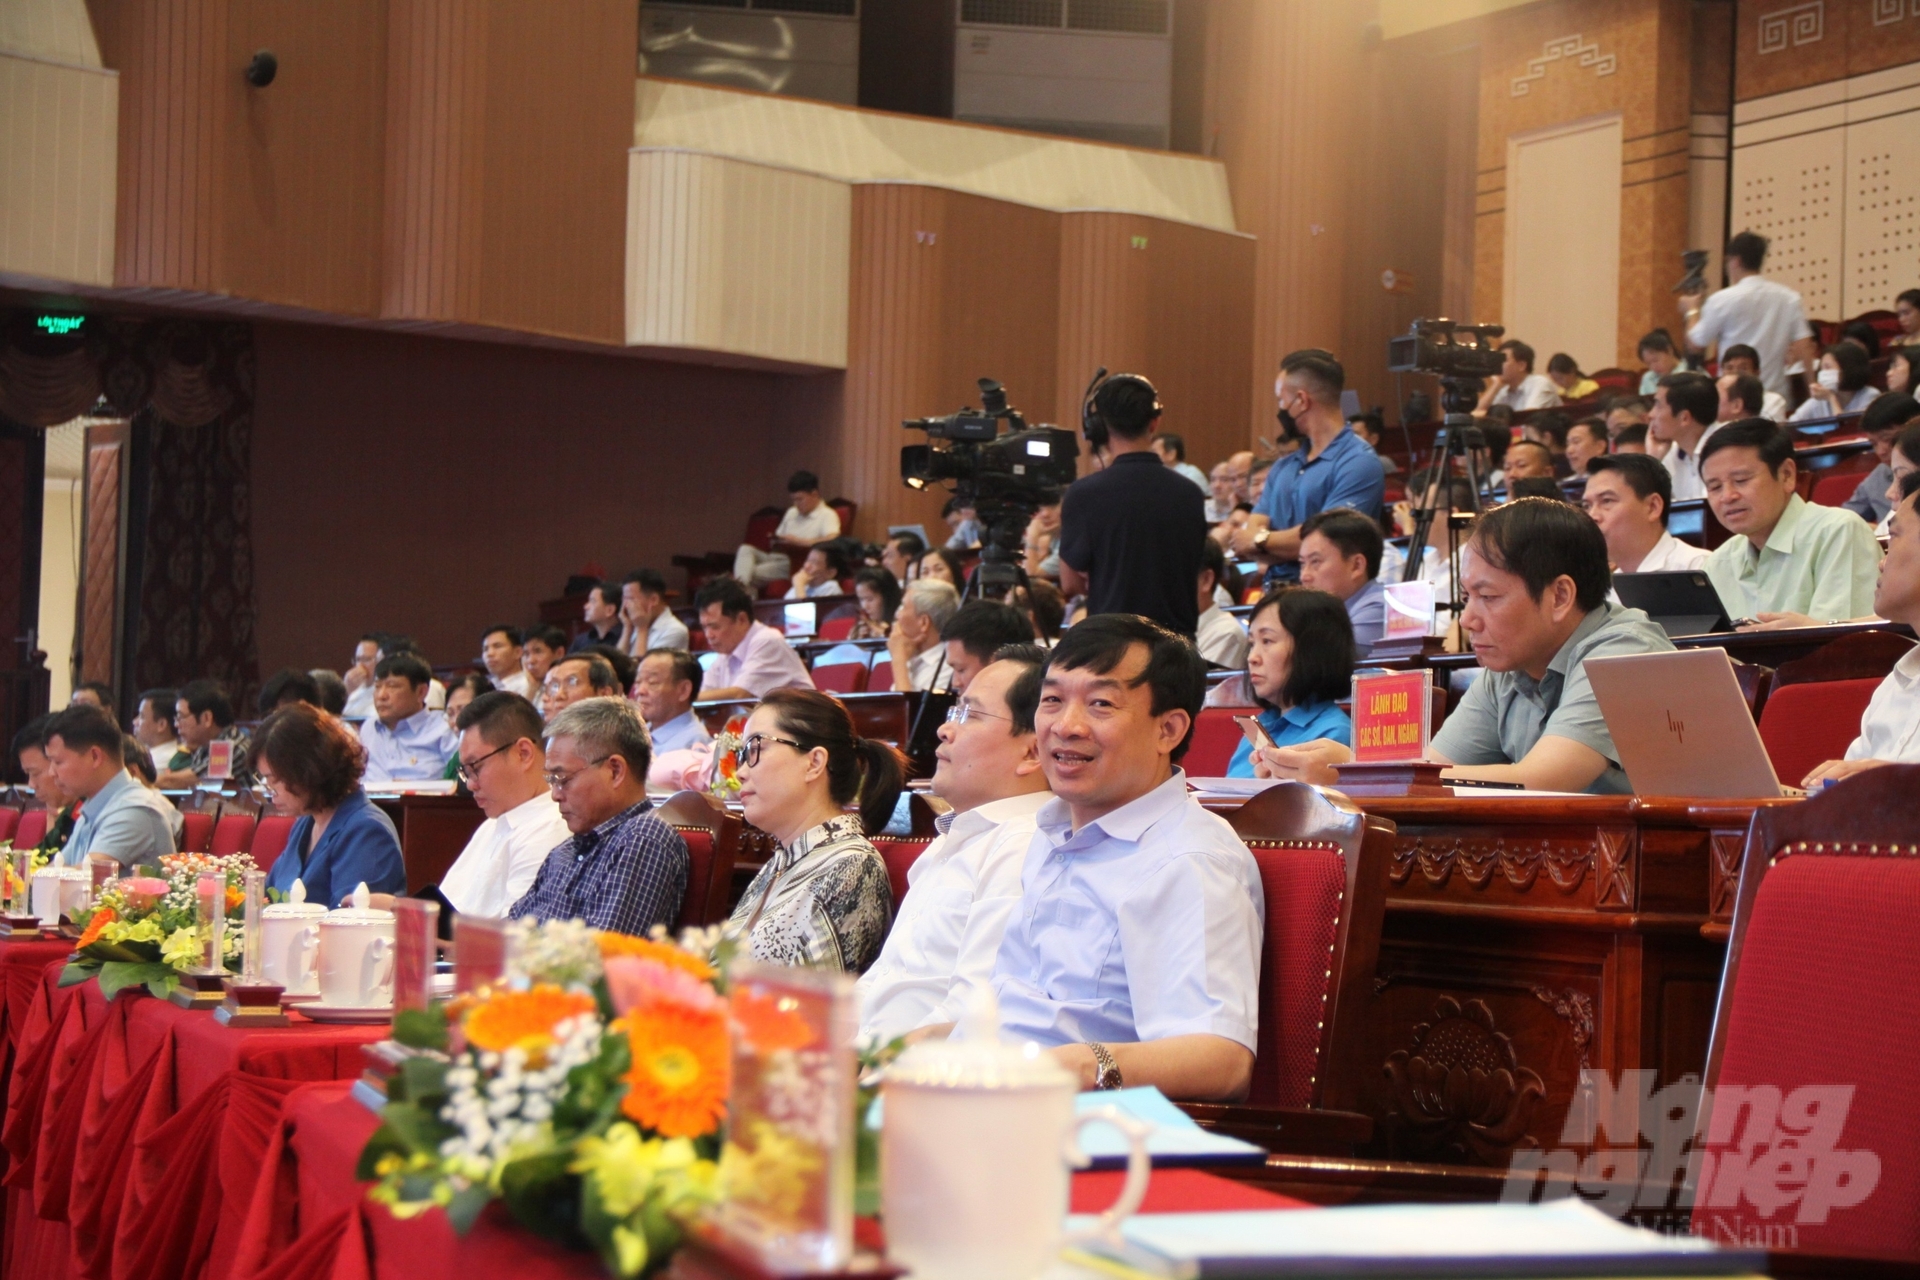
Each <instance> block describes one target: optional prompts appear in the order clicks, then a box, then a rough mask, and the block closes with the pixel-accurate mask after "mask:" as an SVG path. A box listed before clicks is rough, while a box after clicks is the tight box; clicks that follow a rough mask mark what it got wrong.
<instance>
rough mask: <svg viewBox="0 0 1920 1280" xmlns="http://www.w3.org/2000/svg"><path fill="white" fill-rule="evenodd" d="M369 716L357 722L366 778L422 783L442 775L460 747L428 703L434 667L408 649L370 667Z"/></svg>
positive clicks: (438, 714) (379, 780) (439, 715)
mask: <svg viewBox="0 0 1920 1280" xmlns="http://www.w3.org/2000/svg"><path fill="white" fill-rule="evenodd" d="M374 677H375V684H374V688H373V719H371V720H362V721H361V722H360V741H361V743H362V744H363V745H364V746H365V747H366V749H367V761H366V777H367V781H368V782H373V783H383V782H425V781H427V780H429V779H434V778H440V777H443V776H445V774H446V770H447V759H448V757H450V756H452V755H453V753H454V752H455V751H456V750H458V749H459V746H460V742H459V739H458V737H456V736H455V734H454V732H453V728H452V726H450V725H449V724H448V723H447V718H446V717H445V716H444V715H441V714H440V713H439V712H436V711H432V710H430V709H428V707H427V682H428V681H430V680H431V679H433V670H432V669H431V668H430V667H428V666H427V664H426V663H425V662H422V661H421V660H420V658H419V657H418V656H417V655H415V654H411V653H396V654H394V655H393V656H392V657H390V658H382V659H381V660H380V665H379V666H378V667H377V668H375V669H374Z"/></svg>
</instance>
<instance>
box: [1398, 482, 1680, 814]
mask: <svg viewBox="0 0 1920 1280" xmlns="http://www.w3.org/2000/svg"><path fill="white" fill-rule="evenodd" d="M1611 585H1612V579H1611V575H1610V574H1609V572H1608V569H1607V543H1606V539H1605V538H1603V537H1602V536H1601V535H1600V528H1599V526H1598V525H1596V524H1594V522H1593V521H1592V519H1590V518H1589V517H1588V516H1587V515H1585V514H1584V513H1583V512H1582V511H1581V510H1580V509H1579V508H1578V507H1575V506H1573V505H1571V504H1569V503H1565V502H1556V501H1553V500H1552V499H1549V498H1521V499H1520V500H1519V501H1517V502H1510V503H1508V504H1506V505H1505V506H1503V507H1496V508H1495V509H1494V510H1492V511H1491V512H1489V513H1488V514H1486V515H1485V516H1483V517H1481V519H1480V523H1479V524H1478V525H1477V526H1476V527H1475V529H1474V531H1473V536H1472V537H1471V538H1470V539H1469V540H1468V542H1467V545H1466V547H1465V548H1464V549H1463V550H1462V552H1461V555H1460V588H1461V591H1462V592H1463V593H1464V595H1465V597H1466V608H1465V610H1464V611H1463V612H1462V613H1461V615H1460V626H1461V629H1462V630H1463V631H1464V632H1465V634H1466V638H1467V640H1468V641H1469V642H1470V643H1471V644H1472V645H1473V652H1474V656H1475V657H1476V658H1478V659H1479V661H1480V666H1481V668H1482V670H1481V674H1480V678H1479V679H1477V680H1475V681H1474V682H1473V687H1472V688H1470V689H1468V690H1467V694H1466V696H1465V697H1464V698H1462V699H1461V700H1460V705H1459V707H1458V708H1456V709H1455V711H1454V712H1453V714H1452V715H1450V716H1448V717H1447V722H1446V724H1445V725H1443V726H1441V729H1440V732H1438V733H1437V734H1435V735H1434V737H1433V747H1432V751H1431V754H1432V755H1433V756H1435V757H1438V758H1439V759H1441V760H1444V761H1446V762H1447V763H1448V764H1452V765H1459V766H1464V767H1461V768H1454V769H1449V770H1447V771H1446V772H1445V773H1444V774H1443V775H1442V777H1443V779H1444V778H1459V779H1470V778H1480V779H1486V780H1488V781H1499V782H1518V783H1521V784H1523V785H1525V786H1526V787H1527V789H1528V790H1531V791H1591V792H1598V793H1631V792H1632V790H1633V788H1632V786H1631V785H1629V783H1628V782H1627V775H1626V772H1625V771H1624V770H1623V769H1621V768H1620V762H1619V758H1618V756H1617V754H1616V752H1615V751H1614V747H1613V738H1612V736H1611V735H1610V734H1609V733H1608V732H1607V722H1606V719H1605V718H1604V717H1603V716H1602V715H1601V714H1600V705H1599V703H1598V702H1597V701H1596V700H1595V699H1594V696H1593V689H1592V686H1590V685H1589V684H1588V683H1587V673H1586V668H1585V666H1584V665H1583V664H1584V663H1585V661H1586V660H1587V659H1588V658H1593V657H1600V656H1603V655H1613V654H1622V653H1655V652H1661V651H1665V650H1670V649H1672V648H1673V645H1672V643H1671V642H1669V641H1668V639H1667V635H1666V632H1664V631H1662V630H1661V629H1660V628H1659V626H1657V625H1656V624H1655V623H1654V622H1653V621H1652V620H1651V619H1649V618H1648V617H1647V615H1646V614H1644V613H1642V612H1641V611H1640V610H1638V609H1622V608H1619V607H1617V606H1614V605H1610V604H1608V603H1607V591H1608V589H1609V588H1610V586H1611Z"/></svg>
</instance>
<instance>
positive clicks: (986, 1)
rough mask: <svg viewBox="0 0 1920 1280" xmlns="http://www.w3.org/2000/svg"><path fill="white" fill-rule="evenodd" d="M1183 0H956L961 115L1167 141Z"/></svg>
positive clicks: (1077, 133) (1108, 137) (957, 111)
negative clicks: (1176, 16) (1177, 9)
mask: <svg viewBox="0 0 1920 1280" xmlns="http://www.w3.org/2000/svg"><path fill="white" fill-rule="evenodd" d="M1174 3H1175V0H955V5H956V8H957V29H956V31H955V33H954V42H953V116H954V119H956V120H971V121H973V122H975V123H978V124H997V125H1006V126H1008V127H1011V128H1017V129H1032V130H1035V131H1038V132H1041V133H1060V134H1067V135H1069V136H1072V137H1076V138H1093V139H1097V140H1099V141H1102V142H1121V143H1126V144H1128V145H1131V146H1139V147H1165V146H1166V145H1167V143H1168V138H1169V132H1170V130H1171V127H1172V114H1173V6H1174Z"/></svg>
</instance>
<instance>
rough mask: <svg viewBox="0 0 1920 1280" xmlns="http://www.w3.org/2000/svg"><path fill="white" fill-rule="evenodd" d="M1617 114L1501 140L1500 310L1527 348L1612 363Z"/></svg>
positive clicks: (1616, 305)
mask: <svg viewBox="0 0 1920 1280" xmlns="http://www.w3.org/2000/svg"><path fill="white" fill-rule="evenodd" d="M1620 151H1621V134H1620V117H1619V116H1617V115H1614V116H1609V117H1605V118H1602V119H1598V120H1592V121H1586V122H1582V123H1580V124H1578V125H1569V126H1567V127H1565V128H1561V129H1555V130H1549V131H1544V132H1540V133H1535V134H1529V135H1524V136H1521V137H1516V138H1513V139H1510V140H1509V142H1508V151H1507V154H1508V157H1509V159H1508V163H1507V207H1506V252H1505V254H1504V255H1503V256H1504V259H1505V268H1504V273H1505V274H1504V285H1503V289H1502V295H1501V296H1502V306H1501V314H1502V315H1503V316H1504V317H1506V321H1505V323H1506V325H1507V328H1508V330H1509V331H1510V332H1512V333H1513V334H1514V335H1515V336H1517V337H1520V338H1522V339H1523V340H1525V341H1526V342H1527V343H1529V344H1530V345H1532V347H1533V348H1534V351H1535V354H1536V358H1537V363H1536V364H1535V366H1534V367H1535V369H1536V370H1544V369H1545V367H1546V360H1547V357H1549V356H1550V355H1552V354H1553V353H1554V352H1556V351H1564V352H1566V353H1568V354H1569V355H1571V356H1572V357H1573V358H1574V359H1575V360H1577V361H1578V362H1579V363H1580V364H1581V366H1582V367H1583V368H1588V369H1600V368H1605V367H1606V366H1608V365H1609V364H1611V363H1613V360H1612V356H1613V353H1614V348H1615V342H1616V330H1617V329H1618V327H1619V326H1618V321H1619V314H1620V284H1621V262H1620V248H1621V235H1620V224H1621V212H1622V211H1621V199H1620Z"/></svg>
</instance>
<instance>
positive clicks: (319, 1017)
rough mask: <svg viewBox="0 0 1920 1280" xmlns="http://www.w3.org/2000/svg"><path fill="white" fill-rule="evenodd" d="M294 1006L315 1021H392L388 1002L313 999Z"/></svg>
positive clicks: (368, 1022) (370, 1022)
mask: <svg viewBox="0 0 1920 1280" xmlns="http://www.w3.org/2000/svg"><path fill="white" fill-rule="evenodd" d="M296 1007H297V1008H298V1009H299V1010H300V1012H301V1013H302V1014H303V1015H305V1016H306V1017H309V1018H311V1019H313V1020H314V1021H315V1022H335V1023H348V1024H355V1023H365V1024H372V1023H377V1022H392V1021H393V1006H392V1005H390V1004H380V1005H359V1006H356V1005H344V1004H326V1003H324V1002H321V1001H315V1002H314V1003H312V1004H302V1005H298V1006H296Z"/></svg>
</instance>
